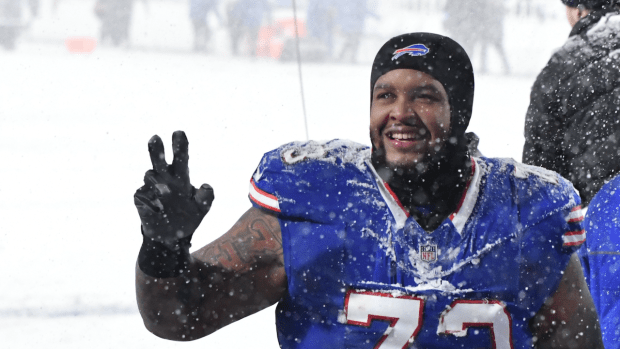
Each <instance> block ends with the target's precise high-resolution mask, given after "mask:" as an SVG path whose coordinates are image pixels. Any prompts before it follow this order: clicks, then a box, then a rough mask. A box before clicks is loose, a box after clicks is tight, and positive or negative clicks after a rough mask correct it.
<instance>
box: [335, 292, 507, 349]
mask: <svg viewBox="0 0 620 349" xmlns="http://www.w3.org/2000/svg"><path fill="white" fill-rule="evenodd" d="M344 311H345V316H346V323H347V324H349V325H356V326H363V327H369V326H370V324H371V322H372V321H374V320H379V321H388V322H389V323H390V325H389V327H388V329H387V330H386V331H385V333H384V335H383V336H382V337H381V338H380V339H379V341H378V342H377V344H376V345H375V346H374V349H406V348H407V347H408V346H409V345H410V344H411V343H413V342H414V341H415V338H416V336H417V335H418V333H419V332H420V329H421V328H422V319H423V314H424V299H423V298H420V297H416V296H412V295H402V296H395V295H392V294H390V293H383V292H372V291H356V290H349V291H348V292H347V295H346V296H345V310H344ZM412 314H413V315H412ZM470 327H488V328H489V332H490V334H491V345H492V348H494V349H514V347H513V344H512V317H511V316H510V313H509V312H508V310H507V309H506V307H505V305H504V303H503V302H501V301H497V300H465V299H461V300H455V301H454V302H452V304H451V305H450V306H449V307H448V308H447V309H446V310H444V311H443V312H442V313H441V315H440V320H439V326H438V328H437V334H446V335H447V334H451V335H454V336H457V337H463V336H466V335H467V329H468V328H470Z"/></svg>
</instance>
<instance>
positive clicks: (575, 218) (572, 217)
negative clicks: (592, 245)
mask: <svg viewBox="0 0 620 349" xmlns="http://www.w3.org/2000/svg"><path fill="white" fill-rule="evenodd" d="M583 217H584V216H583V210H582V209H581V206H575V207H573V209H572V210H571V212H570V213H569V214H568V215H567V216H566V222H568V223H575V222H581V221H583Z"/></svg>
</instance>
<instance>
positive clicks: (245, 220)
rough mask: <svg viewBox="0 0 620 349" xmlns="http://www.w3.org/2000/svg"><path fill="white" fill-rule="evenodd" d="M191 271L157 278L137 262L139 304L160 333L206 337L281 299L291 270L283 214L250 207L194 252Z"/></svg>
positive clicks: (172, 336) (148, 323)
mask: <svg viewBox="0 0 620 349" xmlns="http://www.w3.org/2000/svg"><path fill="white" fill-rule="evenodd" d="M188 270H189V272H188V273H186V274H184V275H182V276H179V277H171V278H163V279H162V278H159V279H157V278H153V277H150V276H148V275H146V274H144V273H143V272H142V271H141V270H140V268H138V267H136V293H137V298H138V308H139V309H140V314H141V315H142V319H143V321H144V324H145V326H146V328H147V329H148V330H149V331H151V332H153V333H154V334H155V335H157V336H159V337H162V338H166V339H172V340H193V339H197V338H200V337H204V336H206V335H208V334H210V333H213V332H215V331H216V330H218V329H220V328H222V327H224V326H226V325H228V324H230V323H232V322H235V321H237V320H239V319H242V318H244V317H246V316H248V315H251V314H253V313H256V312H258V311H259V310H262V309H264V308H266V307H268V306H270V305H272V304H274V303H276V302H277V301H279V300H280V298H281V297H282V295H283V294H284V292H286V275H285V272H284V257H283V251H282V236H281V232H280V225H279V222H278V219H277V218H276V217H275V216H274V215H273V214H271V213H268V212H266V211H262V210H260V209H257V208H250V209H249V210H248V211H247V212H246V213H245V214H244V215H243V216H242V217H241V218H240V219H239V221H237V223H236V224H235V225H234V226H233V227H232V228H231V229H230V230H229V231H228V232H227V233H226V234H224V235H223V236H221V237H220V238H218V239H217V240H215V241H213V242H212V243H210V244H208V245H207V246H204V247H203V248H201V249H199V250H198V251H196V252H194V253H192V256H191V263H190V266H189V268H188Z"/></svg>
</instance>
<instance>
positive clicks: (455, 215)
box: [366, 157, 482, 234]
mask: <svg viewBox="0 0 620 349" xmlns="http://www.w3.org/2000/svg"><path fill="white" fill-rule="evenodd" d="M470 159H471V163H472V176H470V177H469V181H468V182H467V187H466V188H465V191H464V192H463V196H462V197H461V200H460V202H459V205H458V206H457V208H456V210H455V211H454V212H452V214H450V216H449V217H448V218H449V219H450V221H451V222H452V225H454V227H455V228H456V231H457V232H458V233H459V234H462V232H463V229H464V228H465V223H467V220H468V219H469V217H470V216H471V214H472V212H473V211H474V206H475V205H476V201H477V200H478V193H479V192H480V180H481V177H482V176H481V174H480V166H479V165H478V163H477V161H476V160H475V158H473V157H472V158H470ZM366 164H367V166H368V168H369V169H370V171H371V172H372V174H373V176H374V177H375V181H376V182H377V187H378V188H379V192H380V193H381V196H382V197H383V200H384V201H385V203H386V204H387V206H388V208H389V209H390V212H391V213H392V216H393V217H394V221H395V222H396V229H402V228H404V227H405V223H406V222H407V218H409V212H407V210H406V209H405V208H404V207H403V205H402V204H401V202H400V200H398V197H396V194H394V192H393V191H392V189H390V186H389V185H388V184H387V183H386V182H385V181H384V180H383V179H381V177H379V174H378V173H377V171H376V170H375V168H374V166H372V163H370V162H369V161H367V162H366Z"/></svg>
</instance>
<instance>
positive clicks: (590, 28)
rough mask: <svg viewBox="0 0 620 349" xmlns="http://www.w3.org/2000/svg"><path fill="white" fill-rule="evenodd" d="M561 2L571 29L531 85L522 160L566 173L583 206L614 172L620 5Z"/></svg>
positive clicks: (619, 150) (618, 137)
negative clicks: (567, 36)
mask: <svg viewBox="0 0 620 349" xmlns="http://www.w3.org/2000/svg"><path fill="white" fill-rule="evenodd" d="M562 2H563V3H564V4H565V5H566V15H567V19H568V21H569V23H570V24H571V26H572V27H573V29H572V31H571V33H570V36H569V38H568V40H567V41H566V43H565V44H564V45H563V46H562V47H561V48H560V49H559V50H558V51H557V52H555V53H554V54H553V56H552V57H551V59H550V60H549V62H548V63H547V66H546V67H545V68H544V69H543V70H542V72H541V73H540V74H539V75H538V77H537V79H536V82H535V83H534V86H533V87H532V92H531V96H530V106H529V108H528V111H527V115H526V119H525V145H524V147H523V162H524V163H526V164H530V165H536V166H541V167H544V168H547V169H550V170H553V171H556V172H558V173H559V174H561V175H562V176H564V177H566V178H567V179H569V180H570V181H571V182H573V184H574V186H575V188H576V189H577V190H578V191H579V194H580V195H581V198H582V201H583V205H584V206H587V205H588V204H589V202H590V200H591V199H592V197H593V196H594V194H596V192H597V191H598V190H599V189H600V188H601V187H602V186H603V185H604V184H605V183H606V182H608V181H609V180H611V179H612V178H613V177H614V176H615V175H616V174H618V173H620V147H618V142H619V141H620V50H619V49H620V9H619V8H618V5H617V4H616V3H617V2H618V1H617V0H562Z"/></svg>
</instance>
